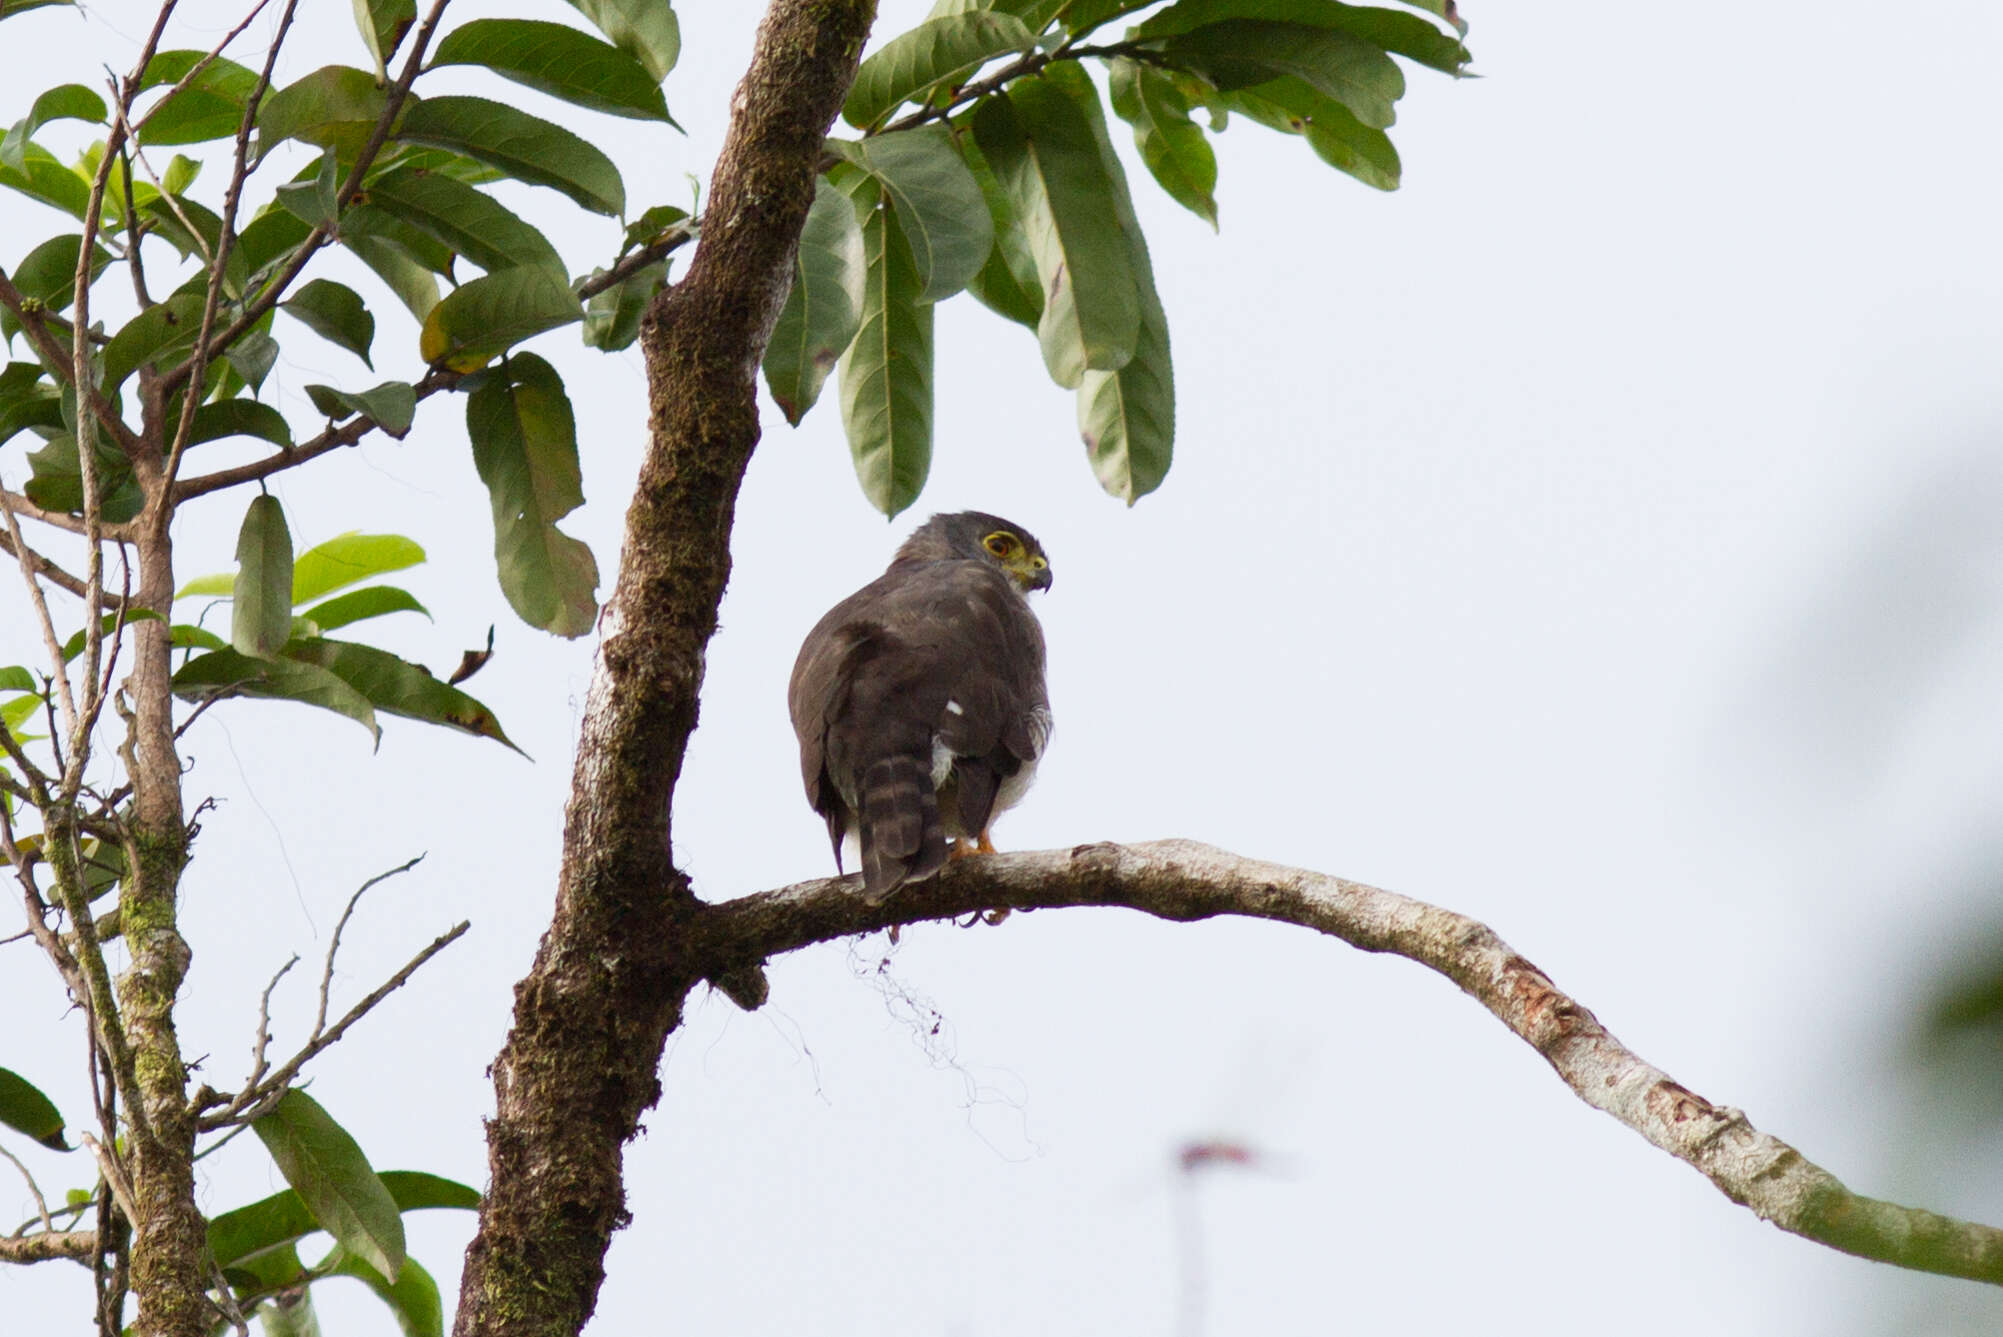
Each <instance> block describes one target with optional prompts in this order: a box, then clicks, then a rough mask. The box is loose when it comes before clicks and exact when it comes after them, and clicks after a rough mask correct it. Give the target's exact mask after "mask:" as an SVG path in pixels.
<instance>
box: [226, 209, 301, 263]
mask: <svg viewBox="0 0 2003 1337" xmlns="http://www.w3.org/2000/svg"><path fill="white" fill-rule="evenodd" d="M310 231H311V229H310V228H309V227H308V226H307V225H306V224H305V223H302V222H300V221H299V219H298V218H297V217H295V216H294V215H292V214H290V213H287V212H286V211H285V210H283V209H267V210H265V211H264V212H263V213H261V214H259V215H258V216H257V217H256V218H253V219H252V220H251V221H250V222H249V223H247V224H245V225H244V228H243V231H242V232H240V233H238V234H237V239H236V249H237V250H238V251H240V252H241V253H242V254H243V261H244V265H245V267H246V269H247V270H248V271H249V272H250V273H251V274H252V275H261V274H263V273H264V271H266V270H268V269H270V268H272V267H273V266H275V265H277V264H279V263H280V262H282V261H284V260H287V259H290V258H291V256H292V254H293V252H295V251H297V250H298V249H299V247H300V246H301V245H302V244H303V243H304V242H305V240H306V237H307V234H308V233H309V232H310Z"/></svg>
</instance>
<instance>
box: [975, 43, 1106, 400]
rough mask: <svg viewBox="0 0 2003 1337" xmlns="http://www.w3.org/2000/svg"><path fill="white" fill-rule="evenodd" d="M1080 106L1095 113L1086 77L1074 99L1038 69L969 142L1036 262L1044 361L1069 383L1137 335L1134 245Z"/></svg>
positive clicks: (992, 103) (985, 112)
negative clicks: (976, 147)
mask: <svg viewBox="0 0 2003 1337" xmlns="http://www.w3.org/2000/svg"><path fill="white" fill-rule="evenodd" d="M1087 103H1089V104H1090V107H1091V110H1092V113H1093V114H1094V115H1096V114H1097V111H1098V94H1097V93H1096V92H1094V91H1092V89H1091V87H1090V85H1089V83H1088V84H1087V87H1086V88H1085V89H1084V90H1083V93H1082V96H1074V95H1073V94H1072V93H1071V92H1068V91H1066V90H1065V89H1064V88H1062V87H1061V86H1060V85H1059V84H1058V83H1057V82H1056V81H1054V80H1052V79H1051V78H1050V77H1048V76H1047V75H1046V76H1044V77H1039V78H1036V79H1026V80H1018V81H1017V82H1016V83H1015V84H1013V85H1012V86H1011V89H1010V92H1009V94H1008V95H1007V96H1006V97H995V98H990V99H988V100H987V101H986V102H985V103H983V104H982V106H981V109H980V111H979V112H978V113H977V114H976V115H975V117H974V136H975V139H976V141H977V142H978V144H979V146H980V150H981V153H982V154H983V155H984V156H985V157H986V158H987V160H988V163H989V165H990V166H991V167H992V168H993V169H994V174H995V180H996V181H997V182H998V183H999V184H1000V186H1001V188H1002V191H1003V193H1004V194H1006V195H1007V197H1008V201H1009V206H1010V208H1011V209H1012V210H1013V211H1014V213H1015V216H1016V217H1017V219H1019V220H1020V222H1021V226H1022V231H1023V237H1024V239H1025V241H1027V243H1028V246H1029V251H1030V254H1031V256H1032V257H1033V258H1034V260H1035V262H1036V272H1037V279H1038V288H1039V291H1041V293H1042V294H1043V299H1044V305H1043V315H1042V317H1041V319H1040V320H1039V322H1038V324H1037V331H1036V332H1037V339H1038V341H1039V342H1040V343H1041V345H1042V348H1043V364H1044V366H1045V367H1046V368H1047V369H1048V370H1049V372H1050V376H1051V379H1053V380H1055V381H1056V382H1057V383H1058V384H1059V385H1062V386H1067V387H1076V386H1077V385H1078V383H1079V380H1080V378H1081V377H1083V376H1084V374H1085V373H1086V372H1087V371H1116V370H1118V369H1119V368H1120V367H1123V366H1125V365H1126V364H1127V361H1128V359H1130V358H1132V357H1133V355H1134V346H1135V343H1136V341H1137V340H1138V339H1139V337H1140V297H1139V293H1138V286H1137V280H1136V277H1135V274H1134V267H1133V260H1132V250H1131V246H1130V245H1129V242H1128V239H1127V237H1126V236H1125V235H1124V233H1123V232H1122V230H1121V229H1122V224H1121V222H1120V218H1119V214H1118V211H1117V210H1116V209H1115V207H1114V204H1113V193H1114V189H1113V183H1112V178H1110V177H1109V175H1108V173H1107V164H1106V162H1105V160H1104V159H1103V158H1102V157H1101V155H1100V153H1099V150H1098V145H1097V142H1096V141H1095V140H1094V138H1093V134H1092V123H1091V121H1090V120H1089V119H1088V117H1087V114H1086V111H1085V106H1086V104H1087ZM1115 166H1117V164H1115Z"/></svg>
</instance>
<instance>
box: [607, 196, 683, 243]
mask: <svg viewBox="0 0 2003 1337" xmlns="http://www.w3.org/2000/svg"><path fill="white" fill-rule="evenodd" d="M688 216H689V211H688V210H686V209H678V208H676V207H675V206H674V205H672V204H657V205H655V206H654V207H653V208H651V209H648V210H647V211H646V212H644V213H642V214H641V215H640V216H639V217H638V218H636V219H634V220H633V221H632V222H630V223H628V224H627V225H626V240H625V241H624V243H622V244H621V246H620V247H619V253H620V254H621V255H624V254H625V253H626V252H627V251H634V250H638V249H639V248H640V247H642V246H651V245H653V244H654V243H655V242H657V241H659V240H661V239H662V238H663V237H665V236H667V235H668V230H669V229H670V228H673V227H676V226H678V225H679V224H681V223H684V222H686V221H688Z"/></svg>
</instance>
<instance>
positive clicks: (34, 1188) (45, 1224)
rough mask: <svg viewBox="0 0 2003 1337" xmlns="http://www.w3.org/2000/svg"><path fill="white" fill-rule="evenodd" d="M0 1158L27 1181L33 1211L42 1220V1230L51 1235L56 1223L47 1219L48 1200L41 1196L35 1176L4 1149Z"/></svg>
mask: <svg viewBox="0 0 2003 1337" xmlns="http://www.w3.org/2000/svg"><path fill="white" fill-rule="evenodd" d="M0 1156H5V1157H6V1158H7V1159H8V1160H10V1161H12V1162H13V1163H14V1168H15V1169H16V1170H19V1171H20V1172H21V1178H23V1179H25V1180H27V1181H28V1193H29V1196H31V1197H33V1198H34V1200H35V1211H36V1213H37V1214H38V1215H39V1216H40V1217H41V1219H42V1229H43V1230H45V1231H47V1232H49V1233H50V1234H52V1235H53V1234H54V1233H55V1230H56V1223H55V1222H54V1221H51V1220H50V1219H49V1200H48V1199H47V1198H45V1197H43V1196H42V1186H41V1185H40V1184H37V1183H36V1182H35V1176H34V1175H33V1174H31V1173H30V1172H29V1170H28V1167H27V1166H25V1165H23V1164H22V1163H21V1158H20V1157H19V1156H16V1155H15V1154H14V1153H13V1152H11V1151H9V1150H7V1148H5V1147H0Z"/></svg>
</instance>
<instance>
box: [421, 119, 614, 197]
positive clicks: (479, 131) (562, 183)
mask: <svg viewBox="0 0 2003 1337" xmlns="http://www.w3.org/2000/svg"><path fill="white" fill-rule="evenodd" d="M397 137H398V138H399V139H401V140H403V141H404V142H406V143H411V144H423V145H428V146H430V147H432V148H441V149H450V150H452V151H453V152H455V153H463V154H465V155H466V156H467V157H469V158H477V159H478V160H479V161H481V162H483V163H486V164H487V165H488V166H489V167H492V168H494V169H495V170H496V171H499V172H501V173H503V174H505V175H507V176H511V177H513V178H515V179H516V180H517V181H527V182H529V183H530V184H531V185H537V186H548V187H550V188H551V189H552V190H558V191H561V192H562V193H563V194H565V195H568V196H569V197H570V198H571V199H573V200H575V201H576V202H577V203H578V204H580V205H582V206H584V207H585V208H586V209H590V210H592V211H593V212H595V213H601V214H610V215H612V216H614V217H617V216H618V215H619V214H621V213H623V212H624V211H625V208H626V187H625V185H624V183H622V182H621V181H620V179H619V169H618V168H617V167H614V166H613V165H612V160H611V159H610V158H608V157H606V156H605V155H604V154H603V153H601V152H600V151H599V150H598V149H597V148H596V147H594V146H593V145H591V144H589V143H587V142H586V141H584V140H582V139H580V138H578V137H577V136H576V135H574V134H572V133H571V132H570V131H568V130H566V129H564V128H563V127H562V126H560V125H554V124H552V123H550V122H549V121H545V120H542V119H541V118H539V117H535V116H531V115H529V114H528V113H527V112H525V111H518V110H516V109H515V108H513V107H511V106H509V105H507V104H506V103H504V102H492V101H489V100H488V99H486V98H478V97H435V98H431V99H429V100H427V101H424V102H420V103H418V104H417V105H416V106H413V107H407V108H406V109H405V111H404V114H403V124H402V126H401V127H400V128H399V129H398V131H397Z"/></svg>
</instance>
